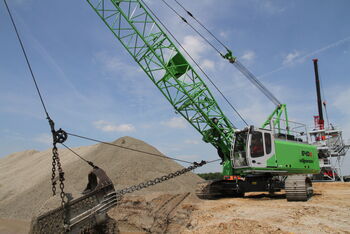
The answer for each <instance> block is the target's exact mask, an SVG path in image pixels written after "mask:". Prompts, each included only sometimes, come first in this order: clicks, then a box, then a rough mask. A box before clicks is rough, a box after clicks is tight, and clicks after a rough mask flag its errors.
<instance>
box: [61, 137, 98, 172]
mask: <svg viewBox="0 0 350 234" xmlns="http://www.w3.org/2000/svg"><path fill="white" fill-rule="evenodd" d="M61 145H63V146H64V147H65V148H66V149H68V150H69V151H70V152H72V153H73V154H74V155H76V156H78V157H79V158H80V159H81V160H83V161H84V162H86V163H87V164H89V165H90V166H92V167H95V165H94V164H93V162H91V161H88V160H86V159H85V158H83V157H82V156H81V155H79V154H78V153H77V152H75V151H74V150H73V149H71V148H70V147H68V146H67V145H65V144H64V143H61Z"/></svg>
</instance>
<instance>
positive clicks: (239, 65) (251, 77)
mask: <svg viewBox="0 0 350 234" xmlns="http://www.w3.org/2000/svg"><path fill="white" fill-rule="evenodd" d="M233 65H234V66H235V67H236V68H237V69H238V70H239V71H240V72H242V73H243V74H244V75H245V76H246V77H247V78H248V79H249V80H250V81H251V82H252V83H253V84H254V85H255V86H256V87H257V88H258V89H260V91H261V92H262V93H263V94H264V95H265V96H266V97H267V98H268V99H270V101H271V102H273V103H274V104H275V105H276V106H278V105H280V104H281V102H280V101H279V100H278V99H277V98H276V97H275V96H274V95H273V94H272V93H271V92H270V91H269V90H268V89H267V88H266V87H265V86H264V85H263V84H262V83H261V82H260V81H259V80H258V79H257V78H256V77H255V76H254V75H253V73H251V72H250V71H249V70H248V69H247V68H246V67H244V66H243V64H242V63H240V62H239V61H238V60H236V61H235V62H234V63H233Z"/></svg>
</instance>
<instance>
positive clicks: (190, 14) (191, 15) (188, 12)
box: [174, 0, 228, 50]
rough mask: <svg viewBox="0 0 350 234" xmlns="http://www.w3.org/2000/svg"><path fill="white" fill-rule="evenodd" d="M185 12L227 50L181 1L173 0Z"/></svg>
mask: <svg viewBox="0 0 350 234" xmlns="http://www.w3.org/2000/svg"><path fill="white" fill-rule="evenodd" d="M174 1H175V2H176V3H177V4H178V5H179V6H180V7H181V8H182V9H183V10H184V11H186V13H187V14H188V15H189V16H190V17H192V18H193V19H194V20H195V21H196V22H197V23H198V24H199V25H200V26H202V27H203V28H204V29H205V30H206V31H207V32H208V33H209V34H210V35H211V36H212V37H213V38H214V39H215V40H216V41H217V42H218V43H219V44H221V45H222V46H223V47H225V49H226V50H228V47H227V46H226V45H225V44H224V43H223V42H221V41H220V40H219V39H218V38H217V37H216V36H215V35H214V34H213V33H212V32H211V31H210V30H209V29H207V28H206V27H205V26H204V24H202V22H201V21H200V20H198V19H197V18H196V17H195V16H194V15H193V14H192V13H191V12H190V11H188V10H187V9H186V8H185V7H184V6H183V5H182V4H181V3H179V2H178V1H177V0H174Z"/></svg>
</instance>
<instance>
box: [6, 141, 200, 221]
mask: <svg viewBox="0 0 350 234" xmlns="http://www.w3.org/2000/svg"><path fill="white" fill-rule="evenodd" d="M113 143H115V144H118V145H121V146H125V147H130V148H133V149H137V150H142V151H146V152H151V153H157V154H160V152H159V151H158V150H157V149H156V148H154V147H152V146H150V145H148V144H147V143H145V142H143V141H140V140H137V139H134V138H131V137H122V138H120V139H118V140H116V141H114V142H113ZM74 151H76V152H77V153H78V154H80V155H82V156H83V157H84V158H86V159H87V160H89V161H92V162H94V164H95V165H97V166H99V167H100V168H102V169H104V170H105V171H106V173H107V175H108V176H109V177H110V178H111V179H112V181H113V183H114V184H115V186H116V188H117V189H121V188H124V187H128V186H131V185H134V184H138V183H141V182H144V181H146V180H150V179H154V178H156V177H159V176H162V175H165V174H168V173H170V172H174V171H177V170H179V169H181V168H182V166H181V165H179V164H177V163H176V162H174V161H172V160H168V159H162V158H158V157H153V156H151V155H147V154H144V153H139V152H135V151H130V150H125V149H121V148H117V147H113V146H108V145H105V144H97V145H92V146H86V147H79V148H75V149H74ZM59 154H60V158H61V162H62V167H63V170H64V171H65V177H66V182H65V191H66V192H68V193H71V195H72V196H73V197H74V198H76V197H78V196H80V192H81V191H83V189H84V188H85V186H86V183H87V175H88V173H89V171H90V170H91V167H90V166H89V165H87V164H86V163H84V162H82V161H81V160H80V159H78V158H77V157H76V156H74V155H73V154H72V153H71V152H69V151H68V150H63V149H62V150H61V149H60V150H59ZM50 173H51V150H47V151H43V152H38V151H34V150H29V151H24V152H20V153H14V154H11V155H9V156H7V157H5V158H2V159H0V217H3V218H17V219H26V220H28V219H30V218H31V217H32V216H33V215H35V214H36V213H37V211H38V210H43V209H47V207H46V208H45V206H48V204H53V203H52V202H48V200H49V201H50V200H51V201H52V200H56V199H52V198H51V199H50V197H51V196H52V195H51V184H50V178H51V175H50ZM199 181H201V179H200V178H199V177H198V176H197V175H195V174H193V173H187V174H186V175H182V176H179V177H177V178H174V179H171V180H169V181H167V182H164V183H161V184H158V185H155V186H152V187H149V188H147V189H144V190H141V191H138V192H137V193H136V194H138V195H141V194H147V193H149V192H162V193H164V192H166V193H182V192H193V191H194V188H195V185H196V183H197V182H199ZM50 206H51V205H50ZM43 207H44V208H43Z"/></svg>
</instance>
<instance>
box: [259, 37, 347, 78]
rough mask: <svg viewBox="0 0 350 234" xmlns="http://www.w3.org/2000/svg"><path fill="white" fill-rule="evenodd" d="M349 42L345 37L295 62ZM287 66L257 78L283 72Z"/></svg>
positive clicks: (284, 65) (287, 64)
mask: <svg viewBox="0 0 350 234" xmlns="http://www.w3.org/2000/svg"><path fill="white" fill-rule="evenodd" d="M349 40H350V37H346V38H343V39H341V40H338V41H336V42H333V43H331V44H328V45H326V46H323V47H321V48H319V49H317V50H314V51H312V52H310V53H307V54H305V55H303V56H301V57H298V58H297V62H300V63H302V62H304V61H305V60H306V59H307V58H311V57H313V56H315V55H316V54H319V53H322V52H324V51H326V50H329V49H332V48H335V47H337V46H339V45H342V44H344V43H346V42H348V41H349ZM289 65H290V64H289V63H286V64H284V63H283V65H282V66H281V67H279V68H276V69H274V70H272V71H270V72H267V73H265V74H263V75H260V76H259V77H265V76H269V75H271V74H274V73H276V72H279V71H281V70H284V69H286V68H288V67H289Z"/></svg>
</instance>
